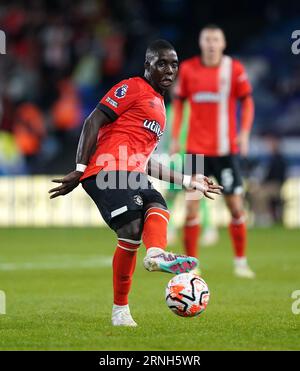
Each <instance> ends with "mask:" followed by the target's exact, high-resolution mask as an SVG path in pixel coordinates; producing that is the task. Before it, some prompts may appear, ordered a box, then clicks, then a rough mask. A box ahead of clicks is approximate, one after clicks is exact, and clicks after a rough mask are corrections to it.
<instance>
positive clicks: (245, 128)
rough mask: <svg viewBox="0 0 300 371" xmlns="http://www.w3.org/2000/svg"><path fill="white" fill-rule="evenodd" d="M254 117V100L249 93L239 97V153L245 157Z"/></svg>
mask: <svg viewBox="0 0 300 371" xmlns="http://www.w3.org/2000/svg"><path fill="white" fill-rule="evenodd" d="M253 119H254V102H253V98H252V96H251V95H247V96H246V97H244V98H243V99H241V131H240V133H239V138H238V141H239V146H240V154H241V156H243V157H245V156H247V155H248V152H249V136H250V131H251V128H252V124H253Z"/></svg>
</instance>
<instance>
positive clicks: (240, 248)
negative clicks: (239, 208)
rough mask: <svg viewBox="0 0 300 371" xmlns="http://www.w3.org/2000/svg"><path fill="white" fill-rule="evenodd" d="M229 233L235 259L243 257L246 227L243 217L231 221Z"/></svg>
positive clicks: (244, 253)
mask: <svg viewBox="0 0 300 371" xmlns="http://www.w3.org/2000/svg"><path fill="white" fill-rule="evenodd" d="M229 233H230V237H231V241H232V246H233V250H234V254H235V257H236V258H242V257H245V255H246V244H247V227H246V222H245V217H244V216H241V217H239V218H233V219H232V221H231V223H230V225H229Z"/></svg>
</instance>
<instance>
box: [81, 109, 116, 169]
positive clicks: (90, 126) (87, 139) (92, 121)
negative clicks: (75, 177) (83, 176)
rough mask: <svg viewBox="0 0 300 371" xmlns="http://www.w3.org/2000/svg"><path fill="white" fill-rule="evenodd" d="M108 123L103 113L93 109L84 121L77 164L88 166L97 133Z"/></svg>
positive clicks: (108, 120)
mask: <svg viewBox="0 0 300 371" xmlns="http://www.w3.org/2000/svg"><path fill="white" fill-rule="evenodd" d="M109 122H110V119H109V118H108V117H107V116H106V115H105V113H103V112H102V111H100V110H99V109H97V108H96V109H94V111H93V112H92V113H91V114H90V115H89V117H88V118H87V119H86V120H85V122H84V125H83V128H82V131H81V135H80V139H79V143H78V147H77V154H76V163H77V164H83V165H87V164H88V162H89V159H90V157H91V155H92V154H93V153H94V151H95V148H96V143H97V136H98V131H99V129H100V128H101V127H102V126H104V125H105V124H108V123H109Z"/></svg>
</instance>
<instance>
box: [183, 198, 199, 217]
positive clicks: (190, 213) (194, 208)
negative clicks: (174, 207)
mask: <svg viewBox="0 0 300 371" xmlns="http://www.w3.org/2000/svg"><path fill="white" fill-rule="evenodd" d="M198 213H199V203H198V201H197V200H193V201H188V202H187V204H186V217H187V218H192V217H194V218H196V217H197V216H198Z"/></svg>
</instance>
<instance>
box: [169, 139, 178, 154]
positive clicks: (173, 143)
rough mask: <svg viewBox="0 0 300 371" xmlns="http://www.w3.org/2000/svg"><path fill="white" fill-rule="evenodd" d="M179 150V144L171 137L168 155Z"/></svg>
mask: <svg viewBox="0 0 300 371" xmlns="http://www.w3.org/2000/svg"><path fill="white" fill-rule="evenodd" d="M179 152H180V144H179V142H178V140H176V139H172V141H171V145H170V155H174V154H175V153H179Z"/></svg>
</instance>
